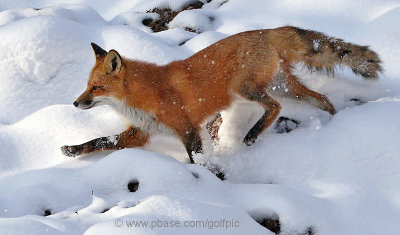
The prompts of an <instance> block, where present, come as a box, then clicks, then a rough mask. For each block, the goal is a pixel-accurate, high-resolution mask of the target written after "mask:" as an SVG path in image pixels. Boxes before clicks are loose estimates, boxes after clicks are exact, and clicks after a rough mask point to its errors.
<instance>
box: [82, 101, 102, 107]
mask: <svg viewBox="0 0 400 235" xmlns="http://www.w3.org/2000/svg"><path fill="white" fill-rule="evenodd" d="M97 103H99V101H92V102H90V103H88V104H87V103H86V102H85V103H84V104H79V106H78V108H80V109H90V108H93V107H94V106H95V105H96V104H97Z"/></svg>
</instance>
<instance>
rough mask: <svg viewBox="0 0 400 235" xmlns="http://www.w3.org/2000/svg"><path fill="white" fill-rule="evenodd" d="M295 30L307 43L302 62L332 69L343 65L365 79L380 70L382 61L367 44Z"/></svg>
mask: <svg viewBox="0 0 400 235" xmlns="http://www.w3.org/2000/svg"><path fill="white" fill-rule="evenodd" d="M296 31H297V33H298V34H299V35H300V36H301V37H302V38H303V39H305V42H306V44H307V49H308V52H307V53H306V56H305V58H304V63H305V64H306V65H307V66H309V67H312V68H316V69H317V70H327V71H333V70H334V68H335V67H336V66H337V65H345V66H348V67H350V68H351V69H352V70H353V72H354V73H355V74H360V75H361V76H363V77H364V78H367V79H375V78H377V77H378V72H382V66H381V63H382V61H381V60H380V59H379V56H378V55H377V54H376V52H374V51H373V50H370V49H369V48H368V46H359V45H356V44H352V43H348V42H344V41H343V40H342V39H338V38H333V37H328V36H326V35H325V34H322V33H319V32H315V31H309V30H303V29H299V28H296Z"/></svg>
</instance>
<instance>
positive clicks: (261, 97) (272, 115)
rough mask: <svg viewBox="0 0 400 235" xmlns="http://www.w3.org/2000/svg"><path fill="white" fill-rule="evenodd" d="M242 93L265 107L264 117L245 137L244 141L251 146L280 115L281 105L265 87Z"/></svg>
mask: <svg viewBox="0 0 400 235" xmlns="http://www.w3.org/2000/svg"><path fill="white" fill-rule="evenodd" d="M241 95H242V96H243V97H244V98H246V99H248V100H250V101H256V102H258V103H259V104H261V105H262V106H263V107H264V109H265V112H264V114H263V115H262V117H261V118H260V119H259V120H258V121H257V122H256V124H255V125H254V126H253V127H252V128H251V129H250V130H249V132H248V133H247V134H246V136H245V137H244V139H243V142H244V143H245V144H246V145H247V146H250V145H251V144H253V143H254V142H255V140H256V139H257V137H258V136H259V135H260V134H261V133H262V132H263V131H265V130H266V129H267V128H268V127H269V126H270V125H271V124H272V123H273V122H274V121H275V119H276V118H277V117H278V115H279V112H280V110H281V106H280V104H279V103H278V101H276V100H274V99H273V98H271V97H270V96H269V95H267V94H266V93H265V91H264V89H256V90H251V89H249V90H247V91H244V92H241Z"/></svg>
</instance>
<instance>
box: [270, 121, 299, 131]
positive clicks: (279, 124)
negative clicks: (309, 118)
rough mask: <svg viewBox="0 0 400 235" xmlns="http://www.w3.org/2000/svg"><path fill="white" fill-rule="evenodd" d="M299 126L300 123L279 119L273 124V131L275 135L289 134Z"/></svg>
mask: <svg viewBox="0 0 400 235" xmlns="http://www.w3.org/2000/svg"><path fill="white" fill-rule="evenodd" d="M299 125H300V122H299V121H297V120H294V119H291V118H288V117H279V118H278V120H277V121H276V124H275V130H276V132H277V133H280V134H281V133H289V132H291V131H293V130H294V129H296V128H297V127H298V126H299Z"/></svg>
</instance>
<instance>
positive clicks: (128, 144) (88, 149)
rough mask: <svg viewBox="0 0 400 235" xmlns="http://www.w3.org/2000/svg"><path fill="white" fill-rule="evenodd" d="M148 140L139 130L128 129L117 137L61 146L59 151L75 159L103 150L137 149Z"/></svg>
mask: <svg viewBox="0 0 400 235" xmlns="http://www.w3.org/2000/svg"><path fill="white" fill-rule="evenodd" d="M149 139H150V136H149V134H147V133H145V132H143V131H141V130H139V129H138V128H134V127H129V128H128V129H127V130H125V131H124V132H122V133H120V134H118V135H113V136H108V137H100V138H96V139H93V140H91V141H88V142H86V143H83V144H79V145H73V146H66V145H65V146H62V147H61V151H62V153H63V154H64V155H66V156H68V157H76V156H78V155H82V154H88V153H92V152H99V151H103V150H119V149H124V148H132V147H139V146H143V145H145V144H146V143H147V142H148V141H149Z"/></svg>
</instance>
